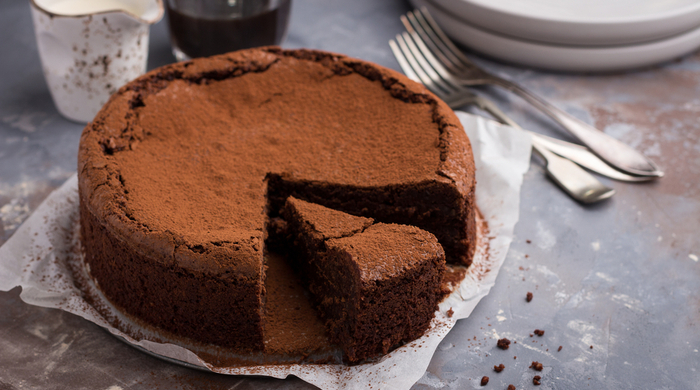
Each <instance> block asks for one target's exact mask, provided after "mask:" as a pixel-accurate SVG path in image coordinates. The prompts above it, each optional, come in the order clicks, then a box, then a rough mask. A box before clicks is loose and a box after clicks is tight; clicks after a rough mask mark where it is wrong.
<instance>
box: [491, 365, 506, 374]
mask: <svg viewBox="0 0 700 390" xmlns="http://www.w3.org/2000/svg"><path fill="white" fill-rule="evenodd" d="M504 368H506V366H504V365H503V363H501V364H499V365H497V366H493V370H494V371H496V372H501V371H503V369H504Z"/></svg>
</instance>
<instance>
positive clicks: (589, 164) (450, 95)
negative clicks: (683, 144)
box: [390, 33, 656, 182]
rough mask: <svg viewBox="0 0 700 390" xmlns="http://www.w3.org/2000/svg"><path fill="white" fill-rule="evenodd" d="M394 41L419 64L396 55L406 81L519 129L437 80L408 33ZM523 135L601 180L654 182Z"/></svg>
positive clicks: (558, 143)
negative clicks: (475, 108) (604, 177)
mask: <svg viewBox="0 0 700 390" xmlns="http://www.w3.org/2000/svg"><path fill="white" fill-rule="evenodd" d="M397 41H398V42H399V43H401V44H402V45H403V46H402V47H403V48H404V51H405V52H407V53H408V55H407V56H408V57H409V58H410V59H411V60H412V61H414V62H418V63H420V66H419V65H418V64H414V65H415V67H416V69H417V71H418V72H419V73H420V76H419V75H418V74H416V72H414V71H413V68H411V66H409V64H408V62H406V61H407V60H406V58H404V57H403V55H402V54H401V52H398V54H397V55H396V56H397V59H398V60H399V61H400V62H401V61H403V63H402V64H401V66H402V68H403V70H404V73H406V75H408V76H409V78H412V79H413V80H414V81H416V82H419V83H423V84H425V85H426V86H427V87H428V88H429V89H431V90H432V91H436V92H437V93H436V94H437V95H440V97H441V98H442V99H443V100H446V101H448V105H450V106H451V107H452V108H459V107H461V106H464V105H476V106H477V107H479V108H481V109H482V110H484V111H486V112H488V113H489V114H491V115H492V116H493V117H494V118H496V119H497V120H499V121H500V122H501V123H505V124H509V125H511V126H513V127H516V128H520V126H518V124H517V123H515V122H513V121H512V120H511V119H510V118H509V117H508V116H506V115H505V114H504V113H503V112H502V111H501V110H499V109H498V107H497V106H496V105H495V104H494V103H493V102H491V101H490V100H488V99H485V98H482V97H480V96H477V95H475V94H474V93H472V92H471V90H469V88H466V87H463V86H461V85H455V84H452V83H450V82H449V81H445V80H444V79H442V78H441V77H439V76H438V75H437V73H436V71H435V70H434V69H433V68H432V67H431V66H430V65H429V64H428V62H429V59H426V58H424V56H423V53H422V51H419V50H418V49H417V47H419V46H420V45H421V44H422V42H421V41H417V42H416V44H414V42H413V39H412V38H411V36H410V35H409V34H407V33H403V34H402V37H397ZM390 45H391V43H390ZM393 45H396V43H393ZM394 49H396V50H394ZM392 50H394V52H395V54H396V52H397V50H398V48H397V47H392ZM424 70H425V71H424ZM524 131H526V132H528V133H530V135H531V136H532V137H533V138H536V140H537V141H538V143H539V144H540V145H541V146H543V147H545V148H546V149H548V150H550V151H552V152H554V153H555V154H557V155H559V156H561V157H564V158H567V159H569V160H571V161H573V162H575V163H577V164H579V165H581V166H582V167H584V168H588V169H590V170H591V171H593V172H596V173H598V174H601V175H603V176H607V177H609V178H612V179H615V180H619V181H626V182H641V181H648V180H653V179H655V178H656V177H653V176H632V175H628V174H626V173H623V172H620V171H618V170H617V169H614V168H612V167H611V166H609V165H608V164H606V163H605V162H603V160H601V159H600V158H598V157H597V156H596V155H595V154H593V153H591V152H590V151H589V150H588V148H586V147H583V146H580V145H577V144H573V143H571V142H566V141H562V140H559V139H556V138H551V137H547V136H544V135H542V134H537V133H533V132H531V131H527V130H524Z"/></svg>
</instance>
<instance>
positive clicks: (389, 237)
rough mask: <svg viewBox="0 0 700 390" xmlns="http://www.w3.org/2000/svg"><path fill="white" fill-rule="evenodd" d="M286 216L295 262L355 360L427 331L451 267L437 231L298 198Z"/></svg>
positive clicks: (332, 332)
mask: <svg viewBox="0 0 700 390" xmlns="http://www.w3.org/2000/svg"><path fill="white" fill-rule="evenodd" d="M282 215H283V217H284V218H285V220H286V222H287V234H288V236H289V237H288V239H289V242H291V243H293V244H292V247H293V250H292V252H293V255H292V258H293V264H295V266H296V267H297V268H298V269H299V271H300V274H301V275H302V279H303V280H304V281H305V284H306V285H307V287H308V289H309V292H310V293H311V295H312V299H313V301H314V303H315V305H316V307H317V309H318V310H319V314H320V315H321V317H322V318H323V319H324V321H325V323H326V328H327V330H328V333H329V337H330V340H331V342H333V343H335V344H337V345H339V346H340V347H342V348H343V351H344V353H345V356H346V358H347V360H348V361H350V362H352V363H356V362H359V361H362V360H364V359H367V358H371V357H375V356H378V355H381V354H386V353H387V352H388V351H389V350H390V349H392V348H393V347H395V346H397V345H400V344H402V343H405V342H408V341H411V340H414V339H416V338H418V337H420V336H421V335H422V334H423V333H424V332H425V330H426V329H428V327H429V325H430V321H431V320H432V318H433V317H434V314H435V311H436V310H437V308H438V303H439V300H440V298H441V297H442V292H441V288H440V285H441V283H442V278H443V275H444V272H445V253H444V251H443V249H442V246H441V245H440V244H439V243H438V241H437V239H436V238H435V236H434V235H432V234H431V233H429V232H427V231H424V230H421V229H419V228H417V227H414V226H407V225H398V224H384V223H377V224H374V223H373V222H374V221H373V220H372V219H371V218H363V217H356V216H353V215H350V214H346V213H343V212H340V211H337V210H332V209H329V208H326V207H324V206H320V205H317V204H313V203H309V202H305V201H302V200H299V199H296V198H293V197H290V198H288V199H287V201H286V203H285V206H284V209H283V210H282Z"/></svg>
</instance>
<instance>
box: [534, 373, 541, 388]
mask: <svg viewBox="0 0 700 390" xmlns="http://www.w3.org/2000/svg"><path fill="white" fill-rule="evenodd" d="M540 379H542V377H541V376H539V375H535V377H534V378H532V384H533V385H535V386H539V385H540V384H541V383H540Z"/></svg>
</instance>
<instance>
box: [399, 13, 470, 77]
mask: <svg viewBox="0 0 700 390" xmlns="http://www.w3.org/2000/svg"><path fill="white" fill-rule="evenodd" d="M401 20H402V21H403V22H404V25H405V27H406V30H408V34H409V35H410V36H411V38H413V41H414V42H415V44H416V46H417V47H418V49H419V51H420V53H415V56H416V57H417V58H419V57H422V58H423V59H424V60H423V61H419V62H420V64H421V65H422V66H423V67H429V68H431V71H433V70H434V72H433V73H435V72H436V73H437V74H439V75H440V76H439V77H440V78H441V79H442V80H444V83H443V84H445V85H446V86H449V87H450V89H451V90H461V89H462V87H461V86H460V85H459V82H458V81H457V80H456V79H455V78H454V76H453V75H452V74H451V72H450V70H448V69H446V68H445V66H443V60H439V59H437V58H435V55H438V56H440V55H441V53H440V52H439V51H437V52H434V51H433V50H431V49H429V48H428V47H427V46H426V44H428V45H431V46H433V47H435V46H434V45H433V44H432V42H431V41H430V40H429V39H427V40H426V39H424V38H423V36H422V34H421V32H420V31H422V28H421V27H420V26H417V28H418V30H420V31H416V29H414V28H413V26H412V25H411V23H409V22H408V20H407V19H406V18H405V17H404V16H401ZM435 49H437V48H436V47H435ZM419 60H420V58H419ZM444 60H447V59H444ZM447 61H449V60H447ZM426 73H428V75H429V76H431V77H433V75H431V73H430V72H427V71H426ZM435 76H437V75H435Z"/></svg>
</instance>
